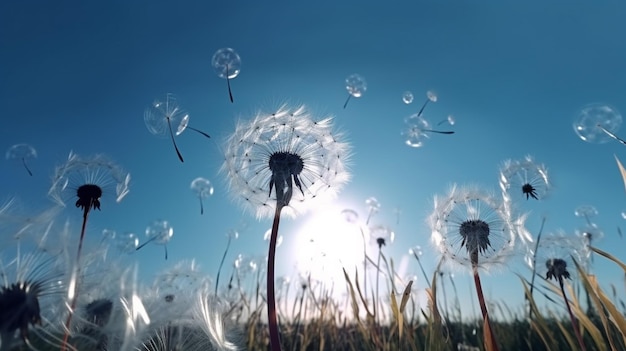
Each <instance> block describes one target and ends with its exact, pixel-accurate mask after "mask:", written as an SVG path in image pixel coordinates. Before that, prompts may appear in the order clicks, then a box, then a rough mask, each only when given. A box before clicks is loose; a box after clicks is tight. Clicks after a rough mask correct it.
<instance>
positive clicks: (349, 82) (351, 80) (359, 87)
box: [343, 73, 367, 109]
mask: <svg viewBox="0 0 626 351" xmlns="http://www.w3.org/2000/svg"><path fill="white" fill-rule="evenodd" d="M346 90H348V98H347V99H346V102H345V103H344V104H343V108H344V109H345V108H346V107H347V106H348V102H349V101H350V98H351V97H353V96H354V97H355V98H359V97H361V96H363V94H364V93H365V91H366V90H367V82H366V81H365V78H363V76H361V75H359V74H356V73H355V74H351V75H349V76H348V78H346Z"/></svg>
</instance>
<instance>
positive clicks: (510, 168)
mask: <svg viewBox="0 0 626 351" xmlns="http://www.w3.org/2000/svg"><path fill="white" fill-rule="evenodd" d="M550 188H551V184H550V181H549V178H548V170H547V169H546V167H545V166H544V165H543V164H539V163H536V162H535V160H534V159H533V158H532V157H531V156H526V157H525V158H524V159H523V160H506V161H504V164H503V165H502V167H500V189H501V190H502V195H503V196H504V198H505V200H507V201H512V200H514V199H516V198H524V197H525V198H526V200H528V199H530V198H533V199H535V200H540V199H543V198H544V197H545V196H546V195H547V194H548V192H549V190H550Z"/></svg>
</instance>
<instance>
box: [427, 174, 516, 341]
mask: <svg viewBox="0 0 626 351" xmlns="http://www.w3.org/2000/svg"><path fill="white" fill-rule="evenodd" d="M434 207H435V208H434V211H433V213H432V214H431V215H430V216H429V218H428V222H429V225H430V227H431V229H432V236H431V239H432V242H433V244H434V245H435V247H436V248H437V249H438V250H439V252H440V253H441V255H442V257H443V258H444V259H445V261H446V262H450V263H454V264H456V265H457V266H461V267H464V268H469V269H471V272H472V274H473V276H474V283H475V285H476V291H477V294H478V300H479V303H480V307H481V311H482V314H483V319H484V320H485V322H487V323H489V314H488V312H487V306H486V304H485V300H484V296H483V292H482V286H481V283H480V277H479V274H478V270H479V269H482V270H485V271H488V270H489V269H491V268H493V267H495V266H498V265H500V266H501V265H503V264H504V263H505V262H506V261H507V259H509V258H510V257H511V256H512V253H513V248H514V244H515V237H516V226H515V225H513V223H514V220H512V219H511V213H510V211H509V210H508V208H507V206H505V204H504V203H501V202H500V201H498V200H497V199H496V198H495V197H494V196H493V195H491V194H489V193H488V192H486V191H484V190H482V189H479V188H477V187H465V188H458V187H456V186H454V187H453V188H452V190H451V191H450V193H449V194H448V195H447V196H446V197H443V198H440V197H435V206H434ZM518 222H519V221H518ZM491 343H492V347H494V348H496V349H497V344H496V339H495V337H494V336H493V335H491Z"/></svg>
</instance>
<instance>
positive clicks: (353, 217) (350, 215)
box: [341, 208, 359, 223]
mask: <svg viewBox="0 0 626 351" xmlns="http://www.w3.org/2000/svg"><path fill="white" fill-rule="evenodd" d="M341 216H342V217H343V219H344V220H345V221H346V222H348V223H356V222H357V221H358V220H359V214H358V213H356V211H355V210H351V209H349V208H346V209H345V210H343V211H341Z"/></svg>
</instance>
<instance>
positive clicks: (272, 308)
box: [267, 204, 283, 351]
mask: <svg viewBox="0 0 626 351" xmlns="http://www.w3.org/2000/svg"><path fill="white" fill-rule="evenodd" d="M282 209H283V206H282V205H280V204H277V205H276V212H275V213H274V222H273V223H272V233H271V236H270V249H269V253H268V255H267V321H268V324H269V329H270V349H271V350H272V351H281V347H280V334H279V332H278V318H277V316H276V294H275V292H274V262H275V259H276V241H277V238H278V225H279V224H280V212H281V211H282Z"/></svg>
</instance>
